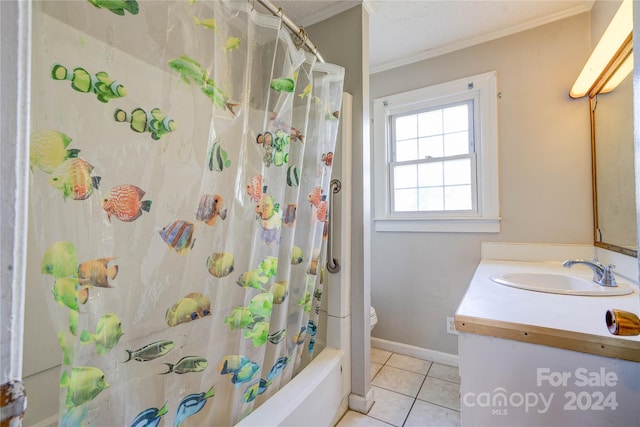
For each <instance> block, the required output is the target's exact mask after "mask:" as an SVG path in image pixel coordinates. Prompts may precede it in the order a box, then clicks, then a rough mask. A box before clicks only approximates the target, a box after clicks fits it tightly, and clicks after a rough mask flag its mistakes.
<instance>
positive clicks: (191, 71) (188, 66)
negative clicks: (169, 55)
mask: <svg viewBox="0 0 640 427" xmlns="http://www.w3.org/2000/svg"><path fill="white" fill-rule="evenodd" d="M168 64H169V68H171V69H172V70H173V71H175V72H176V73H178V74H179V75H180V78H182V80H183V81H184V82H185V83H187V84H195V85H198V86H202V85H204V82H205V80H206V79H207V71H206V70H205V69H204V68H203V67H202V66H201V65H200V64H199V63H198V62H197V61H196V60H195V59H193V58H191V57H190V56H188V55H182V56H181V57H179V58H176V59H173V60H171V61H169V63H168Z"/></svg>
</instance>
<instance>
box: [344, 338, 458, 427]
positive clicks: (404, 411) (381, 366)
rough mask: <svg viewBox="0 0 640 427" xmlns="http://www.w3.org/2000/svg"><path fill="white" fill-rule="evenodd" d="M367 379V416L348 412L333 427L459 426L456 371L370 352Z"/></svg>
mask: <svg viewBox="0 0 640 427" xmlns="http://www.w3.org/2000/svg"><path fill="white" fill-rule="evenodd" d="M371 378H372V380H371V386H372V388H373V390H374V399H375V403H374V404H373V406H372V407H371V410H370V411H369V413H368V414H367V415H364V414H361V413H359V412H355V411H348V412H347V413H346V414H345V415H344V417H342V419H341V420H340V422H338V424H336V427H389V426H396V427H427V426H438V427H440V426H443V427H444V426H460V376H459V374H458V368H454V367H451V366H446V365H441V364H438V363H435V362H430V361H428V360H421V359H416V358H415V357H409V356H403V355H401V354H398V353H391V352H389V351H385V350H380V349H376V348H372V349H371Z"/></svg>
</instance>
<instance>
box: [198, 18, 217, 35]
mask: <svg viewBox="0 0 640 427" xmlns="http://www.w3.org/2000/svg"><path fill="white" fill-rule="evenodd" d="M193 23H194V24H196V25H200V26H201V27H204V28H207V29H209V30H212V31H213V32H214V33H217V32H218V26H217V25H216V18H207V19H200V18H198V17H197V16H194V17H193Z"/></svg>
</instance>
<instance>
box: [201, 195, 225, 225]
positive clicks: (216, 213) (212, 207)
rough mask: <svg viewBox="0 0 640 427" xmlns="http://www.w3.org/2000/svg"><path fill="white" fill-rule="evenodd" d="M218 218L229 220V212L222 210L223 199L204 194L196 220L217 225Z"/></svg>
mask: <svg viewBox="0 0 640 427" xmlns="http://www.w3.org/2000/svg"><path fill="white" fill-rule="evenodd" d="M218 217H220V218H222V219H223V220H224V219H226V218H227V210H226V209H222V197H221V196H219V195H217V194H203V195H202V197H200V204H199V205H198V212H197V213H196V219H197V220H199V221H202V222H204V223H205V224H207V225H215V223H216V221H217V220H218Z"/></svg>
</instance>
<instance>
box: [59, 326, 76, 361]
mask: <svg viewBox="0 0 640 427" xmlns="http://www.w3.org/2000/svg"><path fill="white" fill-rule="evenodd" d="M57 336H58V344H60V349H61V350H62V363H63V364H65V365H70V364H71V360H72V359H73V354H74V346H73V341H72V339H73V337H70V336H69V335H68V334H67V333H66V332H65V331H58V333H57Z"/></svg>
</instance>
